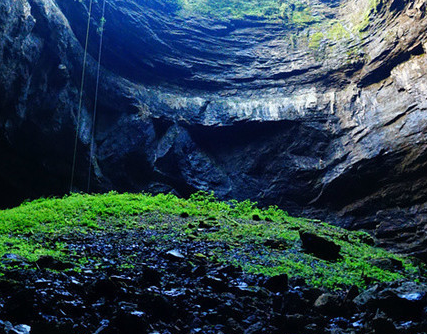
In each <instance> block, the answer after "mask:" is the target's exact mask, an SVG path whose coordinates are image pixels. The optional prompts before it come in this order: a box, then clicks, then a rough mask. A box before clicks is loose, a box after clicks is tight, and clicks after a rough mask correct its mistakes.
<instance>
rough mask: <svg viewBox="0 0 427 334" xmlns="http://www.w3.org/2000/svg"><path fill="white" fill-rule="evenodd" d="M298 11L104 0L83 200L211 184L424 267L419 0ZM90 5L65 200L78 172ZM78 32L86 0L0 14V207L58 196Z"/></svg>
mask: <svg viewBox="0 0 427 334" xmlns="http://www.w3.org/2000/svg"><path fill="white" fill-rule="evenodd" d="M165 3H166V4H165ZM304 3H306V5H307V6H308V7H310V8H311V11H310V15H312V17H309V18H308V19H307V18H305V19H304V20H301V19H300V20H298V19H297V18H298V17H297V16H293V18H288V19H287V20H271V19H263V18H260V17H251V16H247V17H242V18H234V19H227V20H220V19H215V18H212V17H211V18H208V17H205V16H200V15H190V14H188V13H187V14H186V13H183V12H182V11H176V8H173V7H174V6H173V4H172V3H168V2H163V1H157V0H150V1H142V0H127V1H117V0H114V1H113V0H107V12H106V15H105V17H106V20H107V23H106V26H105V39H104V47H103V58H102V71H101V85H100V95H99V103H98V118H97V122H96V125H95V126H96V145H95V157H94V159H93V166H94V168H93V170H92V171H91V173H92V174H93V180H94V181H93V183H92V188H91V190H92V191H104V190H108V189H117V190H120V191H141V190H147V191H153V192H158V191H169V190H174V191H175V192H177V193H179V194H181V195H187V194H189V193H190V192H192V191H195V190H196V189H202V190H214V191H215V193H216V195H217V196H219V197H220V198H224V199H226V198H237V199H246V198H250V199H252V200H256V201H258V202H259V203H260V204H262V205H268V204H278V205H280V206H282V207H284V208H287V209H288V210H289V211H290V212H292V213H304V214H309V215H312V216H315V217H319V218H326V219H329V220H332V221H335V222H337V223H339V224H341V225H345V226H347V227H354V228H359V227H365V228H369V229H375V228H377V230H376V233H377V236H378V237H380V238H381V240H383V242H384V243H385V244H388V245H395V241H396V238H397V239H399V238H403V239H404V240H406V241H407V243H411V242H412V241H416V243H414V244H413V245H411V247H408V245H407V244H406V245H404V248H405V249H407V250H408V251H409V252H415V253H417V254H418V255H419V256H420V257H424V258H425V257H426V253H423V252H425V250H424V249H425V248H426V247H425V246H426V243H427V239H426V228H425V225H426V224H425V222H426V220H427V138H426V136H425V133H426V131H427V116H426V109H427V94H426V92H427V75H426V74H427V56H426V55H425V50H426V49H427V29H426V27H427V18H426V1H425V0H415V1H409V0H363V1H359V0H358V1H356V0H342V1H341V2H339V1H320V0H310V1H308V0H307V1H305V2H304ZM100 6H101V4H100V3H96V4H95V5H94V13H93V17H92V20H91V33H90V38H89V59H88V67H87V79H86V85H85V94H84V102H83V110H82V117H81V119H80V132H79V137H78V144H79V145H78V156H77V158H78V159H77V174H76V175H77V178H76V182H75V187H76V190H86V182H87V177H88V167H89V160H88V159H89V142H90V132H91V129H92V119H91V114H92V108H93V102H94V101H93V96H94V88H95V74H96V61H95V59H97V50H98V43H99V34H98V33H97V29H98V28H99V27H100V24H101V23H100V22H101V14H100V10H101V9H100ZM86 20H87V1H82V2H80V1H69V0H23V1H14V0H4V1H3V2H2V3H1V4H0V27H1V28H0V55H1V58H0V151H1V154H2V159H1V161H0V185H1V191H2V194H1V196H2V198H3V203H4V204H6V205H7V204H8V201H9V203H12V202H13V201H15V200H18V199H23V198H27V197H35V196H40V195H42V194H44V195H47V194H61V193H66V192H67V190H68V187H69V181H70V173H71V163H72V156H73V145H74V131H75V128H76V125H77V110H78V100H79V85H80V76H81V66H82V59H83V47H84V39H85V32H86ZM377 225H378V226H377ZM402 231H404V232H405V233H406V234H405V235H403V237H402V235H399V234H400V233H401V232H402ZM423 245H424V246H423Z"/></svg>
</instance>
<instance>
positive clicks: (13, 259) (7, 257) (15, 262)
mask: <svg viewBox="0 0 427 334" xmlns="http://www.w3.org/2000/svg"><path fill="white" fill-rule="evenodd" d="M0 261H1V263H3V264H5V265H6V266H26V265H28V261H27V259H25V258H24V257H22V256H19V255H16V254H13V253H8V254H4V255H3V256H2V258H1V260H0Z"/></svg>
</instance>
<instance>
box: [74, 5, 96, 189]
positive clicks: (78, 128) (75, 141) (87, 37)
mask: <svg viewBox="0 0 427 334" xmlns="http://www.w3.org/2000/svg"><path fill="white" fill-rule="evenodd" d="M92 2H93V0H90V3H89V13H88V18H87V28H86V42H85V50H84V55H83V68H82V80H81V83H80V97H79V109H78V112H77V127H76V136H75V139H74V153H73V166H72V168H71V181H70V193H71V192H72V191H73V185H74V174H75V169H76V158H77V143H78V138H79V132H80V116H81V111H82V102H83V87H84V81H85V71H86V58H87V47H88V42H89V31H90V19H91V16H92Z"/></svg>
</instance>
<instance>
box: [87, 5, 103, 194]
mask: <svg viewBox="0 0 427 334" xmlns="http://www.w3.org/2000/svg"><path fill="white" fill-rule="evenodd" d="M105 2H106V0H104V2H103V4H102V16H101V27H100V37H99V50H98V68H97V71H96V86H95V101H94V104H93V117H92V134H91V140H90V155H89V173H88V179H87V192H88V193H89V190H90V181H91V172H92V159H94V154H93V150H94V143H95V123H96V111H97V110H96V109H97V106H98V91H99V74H100V70H101V55H102V41H103V36H104V24H105V17H104V15H105Z"/></svg>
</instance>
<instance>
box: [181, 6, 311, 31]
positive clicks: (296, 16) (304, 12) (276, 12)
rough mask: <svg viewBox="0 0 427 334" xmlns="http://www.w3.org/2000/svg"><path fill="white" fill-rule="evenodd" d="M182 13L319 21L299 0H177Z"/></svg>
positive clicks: (289, 20)
mask: <svg viewBox="0 0 427 334" xmlns="http://www.w3.org/2000/svg"><path fill="white" fill-rule="evenodd" d="M176 1H177V3H178V5H179V8H180V10H179V12H180V13H181V14H184V15H185V14H199V15H206V16H210V17H216V18H221V19H224V18H235V19H239V18H243V17H245V16H253V17H259V18H268V19H273V20H281V21H285V22H287V23H292V24H296V25H305V24H311V23H314V22H318V21H319V18H317V17H315V16H314V15H312V13H311V10H310V8H309V7H308V6H307V5H306V4H305V3H303V2H302V1H299V0H212V1H207V0H176Z"/></svg>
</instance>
